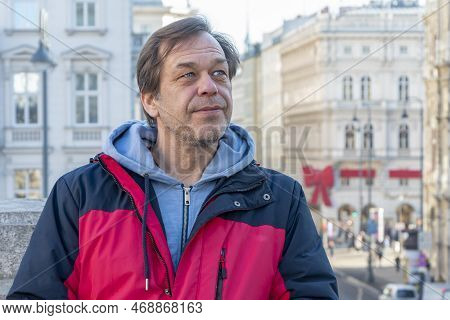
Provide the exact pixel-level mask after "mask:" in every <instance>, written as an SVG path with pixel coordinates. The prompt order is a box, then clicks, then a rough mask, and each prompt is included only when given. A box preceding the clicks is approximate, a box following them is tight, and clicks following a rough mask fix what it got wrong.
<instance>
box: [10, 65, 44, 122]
mask: <svg viewBox="0 0 450 320" xmlns="http://www.w3.org/2000/svg"><path fill="white" fill-rule="evenodd" d="M38 88H39V74H37V73H33V72H20V73H15V74H14V78H13V90H14V94H13V99H14V109H15V110H14V122H15V123H16V124H18V125H28V124H37V123H38V91H39V90H38Z"/></svg>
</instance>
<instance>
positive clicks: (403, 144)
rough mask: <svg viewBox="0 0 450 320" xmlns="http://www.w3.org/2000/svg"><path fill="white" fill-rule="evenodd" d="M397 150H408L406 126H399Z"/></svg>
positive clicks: (407, 130)
mask: <svg viewBox="0 0 450 320" xmlns="http://www.w3.org/2000/svg"><path fill="white" fill-rule="evenodd" d="M398 148H399V149H401V150H406V149H408V148H409V127H408V125H407V124H401V125H400V128H399V133H398Z"/></svg>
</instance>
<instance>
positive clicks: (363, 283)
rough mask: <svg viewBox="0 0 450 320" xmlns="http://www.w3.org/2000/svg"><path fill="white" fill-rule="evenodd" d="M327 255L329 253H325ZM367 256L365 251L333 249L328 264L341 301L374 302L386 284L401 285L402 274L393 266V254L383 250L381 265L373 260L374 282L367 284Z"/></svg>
mask: <svg viewBox="0 0 450 320" xmlns="http://www.w3.org/2000/svg"><path fill="white" fill-rule="evenodd" d="M327 253H328V254H329V252H327ZM367 255H368V253H367V252H366V251H356V250H354V249H351V250H348V249H347V248H338V249H335V252H334V255H333V257H331V256H329V259H330V263H331V265H332V266H333V269H334V271H335V273H336V277H337V279H338V288H339V295H340V299H341V300H374V299H378V295H379V294H381V291H382V290H383V288H384V286H385V285H386V284H388V283H401V282H402V280H403V278H402V277H403V273H402V272H397V271H396V270H395V266H394V255H393V252H392V251H391V250H390V249H389V250H385V252H384V256H383V258H382V260H381V264H380V265H379V264H378V260H374V268H373V272H374V276H375V281H374V283H372V284H368V283H367Z"/></svg>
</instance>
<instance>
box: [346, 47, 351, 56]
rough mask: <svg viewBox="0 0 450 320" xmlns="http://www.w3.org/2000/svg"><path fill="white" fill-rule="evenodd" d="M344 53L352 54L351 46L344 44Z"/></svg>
mask: <svg viewBox="0 0 450 320" xmlns="http://www.w3.org/2000/svg"><path fill="white" fill-rule="evenodd" d="M344 54H346V55H349V54H352V47H351V46H345V47H344Z"/></svg>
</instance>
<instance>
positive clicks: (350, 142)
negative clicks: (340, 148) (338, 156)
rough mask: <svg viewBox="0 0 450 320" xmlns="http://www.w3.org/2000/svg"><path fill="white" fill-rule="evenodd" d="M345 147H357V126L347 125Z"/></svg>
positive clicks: (348, 148)
mask: <svg viewBox="0 0 450 320" xmlns="http://www.w3.org/2000/svg"><path fill="white" fill-rule="evenodd" d="M345 149H346V150H353V149H355V128H354V127H353V125H351V124H348V125H346V126H345Z"/></svg>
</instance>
